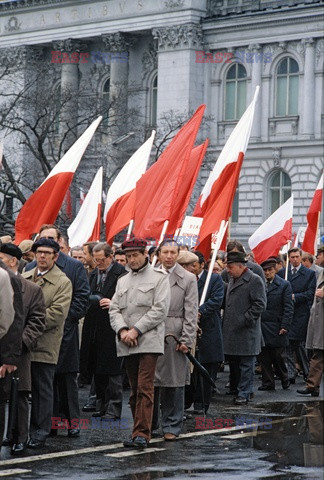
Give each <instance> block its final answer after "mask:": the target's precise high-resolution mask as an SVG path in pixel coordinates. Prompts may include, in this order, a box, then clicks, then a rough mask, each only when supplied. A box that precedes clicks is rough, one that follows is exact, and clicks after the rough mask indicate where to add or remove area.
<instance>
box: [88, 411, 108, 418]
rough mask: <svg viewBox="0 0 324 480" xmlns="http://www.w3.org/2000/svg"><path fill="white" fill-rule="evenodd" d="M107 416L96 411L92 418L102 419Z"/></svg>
mask: <svg viewBox="0 0 324 480" xmlns="http://www.w3.org/2000/svg"><path fill="white" fill-rule="evenodd" d="M104 414H105V412H99V411H98V410H96V411H95V412H94V413H93V414H92V415H91V416H92V417H94V418H98V417H102V416H103V415H104Z"/></svg>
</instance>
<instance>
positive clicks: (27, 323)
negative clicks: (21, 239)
mask: <svg viewBox="0 0 324 480" xmlns="http://www.w3.org/2000/svg"><path fill="white" fill-rule="evenodd" d="M21 256H22V252H21V250H20V248H18V247H17V246H16V245H14V244H13V243H6V244H3V245H1V247H0V260H2V261H3V262H4V263H5V264H6V265H7V267H8V268H9V269H10V270H11V271H12V272H14V273H15V274H16V275H17V276H18V278H19V279H20V281H21V287H22V297H23V306H24V330H23V333H22V342H23V343H22V353H21V356H20V358H19V362H18V372H17V375H18V378H19V383H18V405H17V413H16V425H15V426H14V430H13V431H12V432H7V437H8V440H9V442H13V445H12V448H11V453H12V454H13V455H18V454H21V453H23V451H24V450H25V447H26V443H27V440H28V422H29V418H28V417H29V404H28V394H29V392H30V391H31V371H30V369H31V365H30V350H31V349H32V347H33V346H34V345H35V344H36V341H37V338H38V337H39V336H40V335H41V334H42V333H43V331H44V330H45V315H46V308H45V302H44V297H43V292H42V289H41V288H40V287H39V286H38V285H36V284H35V283H32V282H28V281H27V280H26V279H25V278H23V277H22V276H21V275H20V274H19V273H18V269H19V261H20V259H21Z"/></svg>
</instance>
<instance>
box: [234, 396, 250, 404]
mask: <svg viewBox="0 0 324 480" xmlns="http://www.w3.org/2000/svg"><path fill="white" fill-rule="evenodd" d="M234 403H235V405H246V404H247V403H248V400H247V398H244V397H236V398H234Z"/></svg>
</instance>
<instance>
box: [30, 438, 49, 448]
mask: <svg viewBox="0 0 324 480" xmlns="http://www.w3.org/2000/svg"><path fill="white" fill-rule="evenodd" d="M44 445H45V442H44V441H41V440H33V439H32V438H31V439H30V440H28V442H27V448H34V449H37V448H43V447H44Z"/></svg>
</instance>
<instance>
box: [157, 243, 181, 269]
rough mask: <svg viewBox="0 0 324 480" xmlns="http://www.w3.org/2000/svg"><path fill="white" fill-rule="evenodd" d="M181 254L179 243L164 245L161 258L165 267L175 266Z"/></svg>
mask: <svg viewBox="0 0 324 480" xmlns="http://www.w3.org/2000/svg"><path fill="white" fill-rule="evenodd" d="M178 255H179V247H178V246H177V245H172V244H171V245H164V246H163V247H161V250H160V253H159V260H160V262H161V264H162V265H163V267H164V268H166V269H169V268H172V267H174V265H175V264H176V261H177V258H178Z"/></svg>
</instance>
